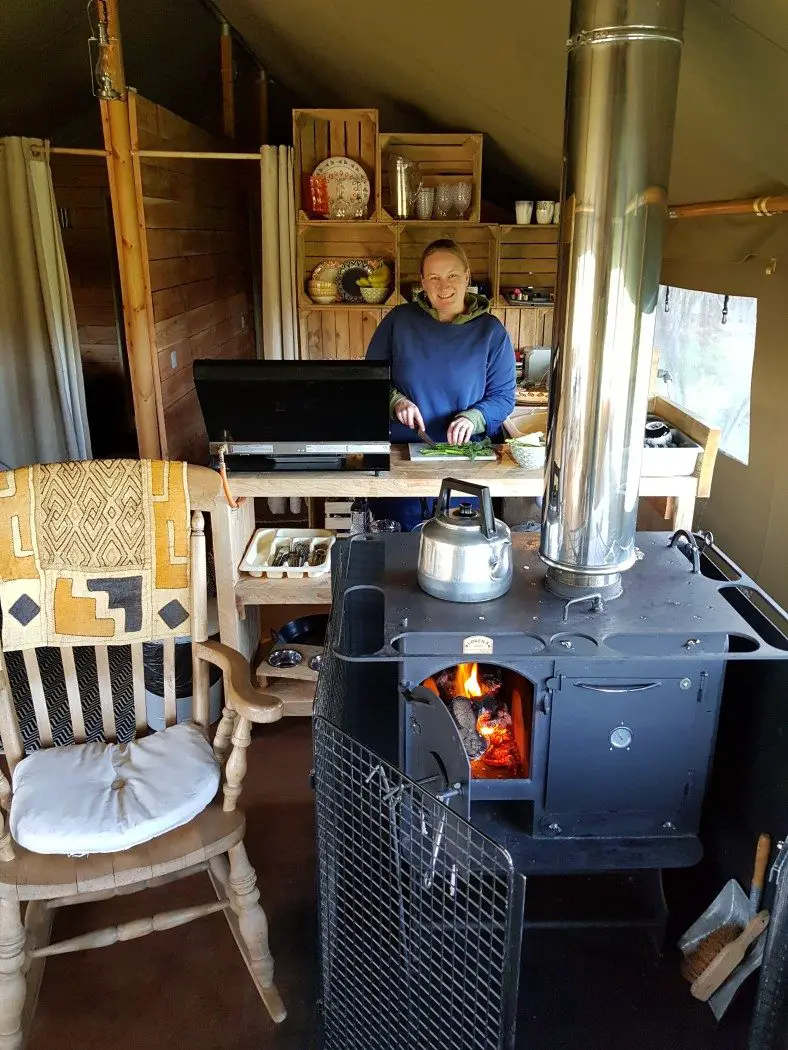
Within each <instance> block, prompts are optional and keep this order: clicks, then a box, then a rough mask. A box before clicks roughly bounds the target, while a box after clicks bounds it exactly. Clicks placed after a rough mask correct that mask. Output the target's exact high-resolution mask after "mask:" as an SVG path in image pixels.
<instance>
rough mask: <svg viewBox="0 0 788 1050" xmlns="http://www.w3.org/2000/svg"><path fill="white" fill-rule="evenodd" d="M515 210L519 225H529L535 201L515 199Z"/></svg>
mask: <svg viewBox="0 0 788 1050" xmlns="http://www.w3.org/2000/svg"><path fill="white" fill-rule="evenodd" d="M514 212H515V215H516V216H517V225H518V226H528V224H529V223H530V222H531V216H532V215H533V213H534V202H533V201H515V202H514Z"/></svg>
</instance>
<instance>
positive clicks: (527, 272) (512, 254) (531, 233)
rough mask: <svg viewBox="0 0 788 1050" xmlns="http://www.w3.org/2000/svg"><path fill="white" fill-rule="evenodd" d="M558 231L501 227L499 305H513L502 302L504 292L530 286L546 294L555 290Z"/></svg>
mask: <svg viewBox="0 0 788 1050" xmlns="http://www.w3.org/2000/svg"><path fill="white" fill-rule="evenodd" d="M558 229H559V228H558V226H557V225H555V226H552V225H550V226H538V225H532V226H500V227H499V242H500V243H499V248H498V258H499V262H498V280H499V284H498V288H497V295H498V298H497V301H496V303H497V305H499V306H507V307H508V306H509V305H510V304H508V303H507V302H506V300H505V299H504V298H503V295H502V292H503V289H504V288H525V287H528V286H529V285H530V286H532V287H533V288H535V289H539V290H540V291H544V292H553V291H554V290H555V280H556V272H557V270H558ZM514 309H517V307H514Z"/></svg>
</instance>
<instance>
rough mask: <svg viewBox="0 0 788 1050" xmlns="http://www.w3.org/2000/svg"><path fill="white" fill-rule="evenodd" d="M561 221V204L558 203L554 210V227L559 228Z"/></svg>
mask: <svg viewBox="0 0 788 1050" xmlns="http://www.w3.org/2000/svg"><path fill="white" fill-rule="evenodd" d="M560 219H561V202H560V201H556V204H555V207H554V208H553V225H554V226H557V225H558V223H559V221H560Z"/></svg>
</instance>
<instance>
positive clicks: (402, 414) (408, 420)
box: [394, 397, 425, 431]
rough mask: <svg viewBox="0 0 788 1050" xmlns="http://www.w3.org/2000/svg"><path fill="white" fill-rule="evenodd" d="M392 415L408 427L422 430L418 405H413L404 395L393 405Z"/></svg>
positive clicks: (422, 423) (422, 421) (422, 424)
mask: <svg viewBox="0 0 788 1050" xmlns="http://www.w3.org/2000/svg"><path fill="white" fill-rule="evenodd" d="M394 415H395V416H396V417H397V419H398V420H399V421H400V423H402V424H403V425H404V426H406V427H410V429H411V430H419V431H422V430H424V429H425V428H424V420H423V419H422V417H421V412H419V408H418V405H414V404H413V402H412V401H409V400H408V399H407V398H406V397H402V398H400V400H399V401H398V402H397V403H396V405H395V406H394Z"/></svg>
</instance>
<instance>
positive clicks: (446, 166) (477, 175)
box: [380, 132, 483, 222]
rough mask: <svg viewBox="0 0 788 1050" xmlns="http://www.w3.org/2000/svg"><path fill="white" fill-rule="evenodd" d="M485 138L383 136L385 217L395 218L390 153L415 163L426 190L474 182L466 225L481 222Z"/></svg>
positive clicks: (459, 135)
mask: <svg viewBox="0 0 788 1050" xmlns="http://www.w3.org/2000/svg"><path fill="white" fill-rule="evenodd" d="M482 140H483V137H482V136H481V135H477V134H472V133H471V132H465V133H462V132H460V133H459V134H453V135H416V134H405V133H401V134H394V133H389V134H382V135H381V136H380V166H381V172H380V184H381V206H382V212H383V214H384V215H387V216H389V217H390V216H392V215H393V211H392V208H391V194H390V191H389V172H388V168H389V153H390V152H394V153H400V154H401V155H402V156H403V157H407V158H408V159H409V160H413V161H415V162H416V163H417V164H418V166H419V170H420V172H421V177H422V181H423V183H424V185H425V186H437V185H438V184H439V183H455V182H470V183H472V184H473V194H472V196H471V206H470V209H469V210H468V212H466V214H465V217H464V219H463V220H456V221H464V222H478V221H479V218H480V216H481V198H482Z"/></svg>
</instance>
